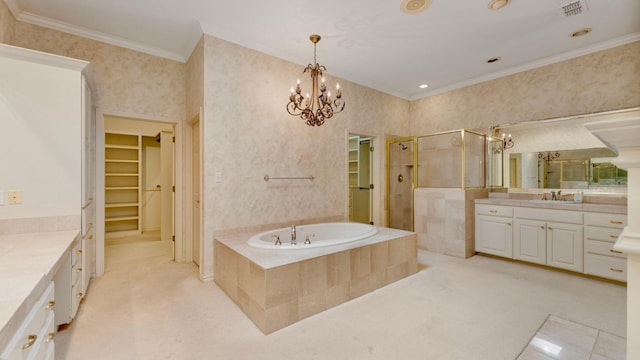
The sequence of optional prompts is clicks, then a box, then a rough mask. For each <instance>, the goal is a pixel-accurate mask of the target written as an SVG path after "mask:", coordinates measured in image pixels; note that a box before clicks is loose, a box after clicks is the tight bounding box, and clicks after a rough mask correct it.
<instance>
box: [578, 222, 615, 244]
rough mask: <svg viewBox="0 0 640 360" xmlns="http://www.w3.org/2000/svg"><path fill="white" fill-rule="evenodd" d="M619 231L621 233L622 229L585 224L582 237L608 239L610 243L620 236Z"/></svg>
mask: <svg viewBox="0 0 640 360" xmlns="http://www.w3.org/2000/svg"><path fill="white" fill-rule="evenodd" d="M620 233H622V229H614V228H603V227H595V226H585V228H584V239H585V240H599V241H608V242H610V243H614V242H616V240H618V236H620Z"/></svg>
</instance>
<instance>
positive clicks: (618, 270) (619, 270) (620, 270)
mask: <svg viewBox="0 0 640 360" xmlns="http://www.w3.org/2000/svg"><path fill="white" fill-rule="evenodd" d="M609 270H611V271H615V272H619V273H621V272H622V269H614V268H609Z"/></svg>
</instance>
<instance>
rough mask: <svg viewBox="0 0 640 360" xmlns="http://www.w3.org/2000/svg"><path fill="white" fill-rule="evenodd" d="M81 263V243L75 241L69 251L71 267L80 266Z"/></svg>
mask: <svg viewBox="0 0 640 360" xmlns="http://www.w3.org/2000/svg"><path fill="white" fill-rule="evenodd" d="M81 261H82V241H77V242H76V244H75V245H73V249H72V250H71V267H75V266H80V264H81Z"/></svg>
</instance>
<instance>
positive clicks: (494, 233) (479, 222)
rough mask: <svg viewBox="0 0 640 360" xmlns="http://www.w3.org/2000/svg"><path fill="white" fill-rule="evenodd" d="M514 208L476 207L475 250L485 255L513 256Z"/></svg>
mask: <svg viewBox="0 0 640 360" xmlns="http://www.w3.org/2000/svg"><path fill="white" fill-rule="evenodd" d="M512 217H513V208H512V207H510V206H499V205H481V204H478V205H476V219H475V222H476V225H475V231H476V243H475V250H476V251H478V252H482V253H485V254H491V255H497V256H504V257H509V258H510V257H512V256H513V230H512V226H511V224H512V222H513V220H512Z"/></svg>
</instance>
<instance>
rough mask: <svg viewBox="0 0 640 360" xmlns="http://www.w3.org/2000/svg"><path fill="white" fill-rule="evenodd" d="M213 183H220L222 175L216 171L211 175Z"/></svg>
mask: <svg viewBox="0 0 640 360" xmlns="http://www.w3.org/2000/svg"><path fill="white" fill-rule="evenodd" d="M213 181H214V182H217V183H219V182H222V173H221V172H220V171H216V173H215V174H214V175H213Z"/></svg>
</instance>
